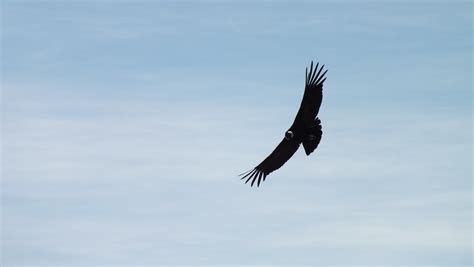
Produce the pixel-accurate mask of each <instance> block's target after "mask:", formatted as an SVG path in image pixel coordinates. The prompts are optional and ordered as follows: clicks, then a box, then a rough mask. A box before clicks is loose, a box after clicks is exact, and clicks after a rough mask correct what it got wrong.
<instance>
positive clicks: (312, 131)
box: [303, 118, 323, 155]
mask: <svg viewBox="0 0 474 267" xmlns="http://www.w3.org/2000/svg"><path fill="white" fill-rule="evenodd" d="M322 135H323V131H322V130H321V120H320V119H319V118H316V119H315V120H314V121H313V124H312V125H311V127H309V128H308V129H306V134H305V137H304V139H303V147H304V151H305V152H306V155H309V154H311V153H313V151H314V150H315V149H316V148H317V147H318V145H319V142H320V141H321V137H322Z"/></svg>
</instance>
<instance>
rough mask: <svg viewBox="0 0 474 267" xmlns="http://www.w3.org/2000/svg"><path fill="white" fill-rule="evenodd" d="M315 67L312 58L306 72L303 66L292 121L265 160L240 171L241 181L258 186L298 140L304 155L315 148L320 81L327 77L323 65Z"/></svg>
mask: <svg viewBox="0 0 474 267" xmlns="http://www.w3.org/2000/svg"><path fill="white" fill-rule="evenodd" d="M318 66H319V62H318V63H317V64H316V66H315V67H314V69H313V61H311V66H310V68H309V72H308V68H306V83H305V88H304V95H303V100H301V105H300V109H299V110H298V113H297V114H296V118H295V120H294V122H293V124H292V125H291V127H290V128H289V129H288V130H287V131H286V132H285V136H284V138H283V140H282V141H281V142H280V144H279V145H278V146H277V147H276V148H275V150H273V152H272V153H271V154H270V155H269V156H268V157H267V158H266V159H264V160H263V161H262V162H261V163H260V164H258V165H257V167H255V168H253V169H251V170H249V171H247V172H244V173H242V174H240V176H243V177H242V178H241V180H243V179H246V181H245V183H248V182H249V181H252V182H251V186H253V185H254V183H255V182H257V186H260V182H262V181H265V178H266V177H267V175H269V174H270V173H271V172H273V171H275V170H277V169H279V168H280V167H281V166H283V164H285V162H287V161H288V160H289V159H290V158H291V157H292V156H293V154H295V152H296V150H298V148H299V147H300V145H301V143H303V147H304V151H305V153H306V155H307V156H309V154H311V153H312V152H313V151H314V150H315V149H316V148H317V147H318V145H319V142H320V141H321V136H322V134H323V132H322V130H321V120H320V119H319V118H318V117H317V115H318V112H319V107H320V106H321V102H322V100H323V83H324V81H325V80H326V78H325V77H324V75H325V74H326V72H327V69H326V70H325V71H324V72H322V71H323V69H324V65H322V66H321V67H320V68H319V69H318ZM321 72H322V74H321Z"/></svg>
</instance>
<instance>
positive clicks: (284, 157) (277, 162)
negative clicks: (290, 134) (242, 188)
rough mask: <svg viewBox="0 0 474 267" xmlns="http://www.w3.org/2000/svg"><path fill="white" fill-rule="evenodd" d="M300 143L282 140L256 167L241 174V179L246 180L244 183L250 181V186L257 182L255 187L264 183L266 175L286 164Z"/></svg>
mask: <svg viewBox="0 0 474 267" xmlns="http://www.w3.org/2000/svg"><path fill="white" fill-rule="evenodd" d="M299 146H300V143H299V142H297V141H294V139H290V140H286V139H283V140H282V141H281V142H280V144H279V145H278V146H277V147H276V148H275V150H273V152H272V153H271V154H270V155H269V156H268V157H267V158H266V159H264V160H263V161H262V162H261V163H260V164H258V165H257V167H255V168H253V169H252V170H250V171H248V172H245V173H242V174H241V175H243V177H242V178H241V180H242V179H245V178H247V180H246V181H245V183H248V182H249V181H250V180H252V183H251V186H253V184H254V183H255V181H257V186H260V182H261V181H265V178H266V177H267V175H268V174H270V173H271V172H273V171H274V170H276V169H278V168H280V167H281V166H283V164H285V162H287V161H288V160H289V159H290V158H291V156H293V154H295V152H296V150H298V148H299Z"/></svg>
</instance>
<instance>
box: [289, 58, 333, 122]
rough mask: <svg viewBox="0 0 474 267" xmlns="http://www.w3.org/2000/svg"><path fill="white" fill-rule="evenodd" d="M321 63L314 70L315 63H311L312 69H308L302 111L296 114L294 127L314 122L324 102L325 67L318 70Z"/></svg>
mask: <svg viewBox="0 0 474 267" xmlns="http://www.w3.org/2000/svg"><path fill="white" fill-rule="evenodd" d="M318 66H319V62H318V63H317V64H316V67H315V68H314V70H313V61H311V67H310V68H309V73H308V68H306V86H305V88H304V95H303V100H301V105H300V109H299V110H298V113H297V114H296V118H295V121H294V122H293V125H294V126H295V125H296V124H299V123H303V124H304V125H309V124H311V123H312V122H313V120H314V118H316V116H317V115H318V112H319V107H320V106H321V102H322V101H323V83H324V81H325V80H326V78H325V77H324V74H326V72H327V70H326V71H324V72H323V73H322V74H321V72H322V71H323V69H324V65H322V66H321V68H320V69H319V70H318Z"/></svg>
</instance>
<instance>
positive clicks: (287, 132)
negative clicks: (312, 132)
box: [285, 131, 294, 140]
mask: <svg viewBox="0 0 474 267" xmlns="http://www.w3.org/2000/svg"><path fill="white" fill-rule="evenodd" d="M293 136H294V134H293V132H292V131H286V133H285V139H286V140H290V139H292V138H293Z"/></svg>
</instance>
